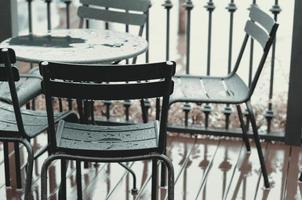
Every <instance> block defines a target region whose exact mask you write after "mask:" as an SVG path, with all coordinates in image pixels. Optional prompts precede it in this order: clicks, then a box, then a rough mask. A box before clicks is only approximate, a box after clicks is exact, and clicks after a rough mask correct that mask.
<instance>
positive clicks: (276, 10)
mask: <svg viewBox="0 0 302 200" xmlns="http://www.w3.org/2000/svg"><path fill="white" fill-rule="evenodd" d="M270 11H271V12H272V13H273V15H274V19H275V21H277V20H278V15H279V13H280V12H281V8H280V6H279V4H278V0H275V4H274V5H273V6H272V8H271V9H270ZM275 52H276V39H275V41H274V43H273V45H272V59H271V74H270V87H269V96H268V109H267V110H266V113H265V114H264V116H265V118H266V121H267V132H268V133H269V132H271V124H272V120H273V118H274V111H273V109H272V106H273V105H272V99H273V92H274V90H273V89H274V74H275Z"/></svg>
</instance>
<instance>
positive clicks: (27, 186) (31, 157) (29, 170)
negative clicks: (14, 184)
mask: <svg viewBox="0 0 302 200" xmlns="http://www.w3.org/2000/svg"><path fill="white" fill-rule="evenodd" d="M21 143H22V144H23V145H24V146H25V148H26V150H27V154H28V156H27V169H26V184H25V192H24V196H25V199H26V200H30V199H32V196H31V182H32V173H33V165H34V154H33V150H32V147H31V145H30V143H29V141H28V140H26V139H24V140H22V141H21ZM18 147H19V145H18Z"/></svg>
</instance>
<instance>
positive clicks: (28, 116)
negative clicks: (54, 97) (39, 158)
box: [0, 103, 75, 138]
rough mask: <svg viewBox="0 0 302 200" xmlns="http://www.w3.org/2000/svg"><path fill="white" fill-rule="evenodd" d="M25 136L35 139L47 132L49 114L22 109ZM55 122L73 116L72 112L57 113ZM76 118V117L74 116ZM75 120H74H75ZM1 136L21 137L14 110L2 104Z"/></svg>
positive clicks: (0, 108)
mask: <svg viewBox="0 0 302 200" xmlns="http://www.w3.org/2000/svg"><path fill="white" fill-rule="evenodd" d="M21 114H22V120H23V124H24V129H25V134H26V135H27V136H28V138H33V137H35V136H37V135H38V134H40V133H41V132H43V131H45V130H46V129H47V127H48V121H47V113H46V112H43V111H33V110H26V109H23V108H22V109H21ZM54 115H55V122H58V121H59V120H61V119H63V118H66V117H68V116H72V115H73V113H72V112H55V113H54ZM73 117H75V115H74V116H73ZM73 119H74V118H73ZM0 130H1V131H0V135H3V136H7V137H16V136H17V137H18V136H19V137H20V134H19V131H18V127H17V123H16V117H15V113H14V109H13V107H12V106H11V105H9V104H6V103H0Z"/></svg>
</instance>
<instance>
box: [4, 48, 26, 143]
mask: <svg viewBox="0 0 302 200" xmlns="http://www.w3.org/2000/svg"><path fill="white" fill-rule="evenodd" d="M13 63H16V55H15V52H14V50H13V49H9V48H0V64H2V65H4V66H0V81H5V82H7V83H8V85H9V90H10V94H11V99H12V104H13V108H14V112H15V117H16V122H17V127H18V130H19V132H20V134H21V135H22V136H24V137H26V135H25V130H24V126H23V120H22V116H21V111H20V105H19V99H18V95H17V90H16V86H15V81H19V80H20V75H19V71H18V69H17V68H16V67H14V66H13V65H12V64H13Z"/></svg>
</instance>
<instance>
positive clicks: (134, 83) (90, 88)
mask: <svg viewBox="0 0 302 200" xmlns="http://www.w3.org/2000/svg"><path fill="white" fill-rule="evenodd" d="M40 72H41V74H42V76H43V77H44V80H43V84H42V86H43V91H44V92H45V91H47V92H48V93H47V95H50V96H57V97H64V98H80V99H95V100H122V99H138V98H152V97H161V96H168V95H170V94H171V93H172V91H173V83H172V81H171V76H172V75H174V73H175V63H174V62H162V63H152V64H145V65H100V66H96V65H73V64H62V63H61V64H58V63H48V62H41V63H40Z"/></svg>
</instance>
